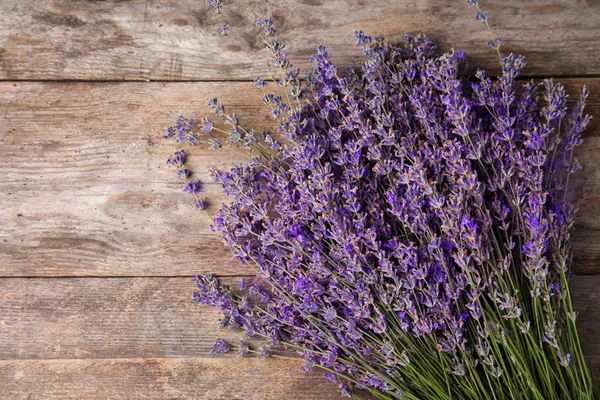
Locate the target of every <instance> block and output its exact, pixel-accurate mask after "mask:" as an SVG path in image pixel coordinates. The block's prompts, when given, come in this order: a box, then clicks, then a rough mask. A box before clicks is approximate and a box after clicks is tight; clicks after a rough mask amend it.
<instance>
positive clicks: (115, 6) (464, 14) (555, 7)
mask: <svg viewBox="0 0 600 400" xmlns="http://www.w3.org/2000/svg"><path fill="white" fill-rule="evenodd" d="M224 3H225V5H224V6H223V14H222V15H214V14H212V13H211V12H210V11H209V8H208V7H207V6H206V5H205V3H204V1H200V0H169V1H156V0H125V1H93V2H92V1H79V0H53V1H39V0H3V1H2V2H1V3H0V16H1V18H2V23H1V24H0V79H9V80H27V79H29V80H65V79H68V80H231V79H251V78H254V76H255V75H257V74H263V75H264V74H267V73H269V71H268V69H267V68H266V66H265V60H266V53H265V51H263V50H262V46H263V44H262V43H263V39H262V37H261V35H260V33H259V31H258V29H257V28H256V27H255V23H256V20H257V18H258V17H273V19H274V20H275V24H276V26H277V28H278V29H279V32H280V33H281V39H282V40H283V41H285V42H286V43H287V44H288V49H289V53H290V55H291V59H292V61H293V62H294V63H295V64H296V65H297V66H299V67H302V68H307V67H308V63H307V60H308V57H309V55H310V54H311V53H312V52H313V51H314V49H315V47H316V45H318V44H325V45H327V46H329V47H330V48H331V49H333V50H332V54H333V58H334V60H336V61H337V62H339V63H340V64H341V65H346V66H347V65H352V64H355V63H356V62H361V55H360V51H359V50H358V49H357V48H356V46H355V45H354V38H353V32H354V31H355V30H357V29H364V30H366V31H368V32H373V33H382V34H384V35H386V36H387V37H389V38H391V39H393V40H401V39H402V38H403V37H404V34H405V33H413V34H414V33H417V32H426V33H428V34H429V35H430V36H431V37H432V38H434V39H436V40H438V41H440V42H441V45H442V48H443V49H449V48H450V47H454V48H455V49H457V50H459V49H460V50H465V51H467V52H468V54H469V57H470V59H471V63H472V65H473V66H480V67H483V68H485V69H488V68H491V69H492V70H494V71H498V64H497V62H496V61H495V60H494V54H493V52H492V51H491V50H490V49H489V48H488V47H487V45H486V43H487V42H488V40H489V37H488V33H487V31H485V29H484V27H483V26H482V24H481V23H478V22H476V21H475V19H474V16H475V12H474V10H473V9H471V8H469V7H468V6H467V5H466V1H465V0H460V1H456V2H452V3H448V2H446V1H442V0H433V1H427V2H422V1H415V0H395V1H386V0H371V1H365V0H347V1H340V0H336V1H325V0H300V1H294V0H269V1H256V0H237V1H235V2H233V1H232V2H224ZM484 5H485V8H486V10H487V11H489V15H490V23H491V24H492V26H493V28H494V33H495V35H496V36H500V37H501V38H502V39H503V42H504V43H505V45H504V48H505V51H507V52H517V53H520V54H524V55H525V56H527V59H528V60H529V67H528V68H527V70H526V73H527V74H528V75H546V76H548V75H552V76H556V75H598V74H600V64H599V63H598V62H597V55H598V54H599V53H600V40H598V39H599V38H600V25H599V24H598V18H599V17H598V15H599V12H600V6H599V4H598V2H592V1H576V0H564V1H559V2H557V1H551V0H536V1H527V2H524V1H521V0H510V1H507V0H495V1H486V2H484ZM225 23H229V26H230V28H229V31H230V35H229V36H228V37H220V35H219V33H218V30H219V28H220V27H221V26H222V25H224V24H225Z"/></svg>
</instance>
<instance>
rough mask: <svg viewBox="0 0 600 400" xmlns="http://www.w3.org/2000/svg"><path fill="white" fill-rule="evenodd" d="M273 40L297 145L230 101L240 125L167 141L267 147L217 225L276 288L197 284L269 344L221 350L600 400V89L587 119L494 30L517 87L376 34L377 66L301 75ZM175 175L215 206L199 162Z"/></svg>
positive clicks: (426, 389) (285, 111) (345, 385)
mask: <svg viewBox="0 0 600 400" xmlns="http://www.w3.org/2000/svg"><path fill="white" fill-rule="evenodd" d="M469 4H470V5H472V6H475V7H476V8H477V19H478V20H481V21H482V22H483V23H485V25H486V26H487V27H488V29H489V26H488V19H487V15H486V14H485V13H484V12H482V11H481V10H480V9H479V5H478V4H477V1H474V0H471V1H469ZM258 27H259V28H261V29H262V30H263V31H264V34H265V36H266V48H267V49H268V50H269V52H270V64H271V65H272V66H273V67H274V70H275V71H276V78H275V79H274V80H275V82H276V84H277V86H278V87H279V88H280V89H279V90H280V94H279V95H278V94H277V93H268V92H267V91H266V86H267V82H266V81H265V80H263V79H260V78H256V79H255V84H256V86H257V87H258V88H260V89H262V90H264V91H265V93H264V97H263V103H265V105H267V106H268V107H269V108H270V115H271V117H273V118H274V119H275V120H276V121H277V128H276V131H277V134H275V133H271V132H266V131H263V132H260V133H256V132H254V131H253V130H249V129H245V128H243V127H242V125H241V124H240V121H239V120H238V118H237V117H236V116H235V114H233V113H228V112H227V111H226V110H225V108H224V106H223V105H222V104H221V103H220V102H219V101H218V100H217V99H210V100H209V105H210V106H211V107H212V108H213V109H214V112H215V114H216V115H218V116H221V117H222V118H223V120H224V122H225V123H226V124H227V128H226V129H220V128H217V127H216V126H215V124H214V123H213V122H212V121H211V120H209V119H204V120H202V121H201V122H200V123H196V122H194V121H193V120H190V119H187V118H184V117H179V119H178V120H177V124H176V125H175V126H174V127H171V128H168V129H167V130H166V134H165V137H167V138H170V137H176V139H177V142H185V141H188V142H190V143H191V144H192V145H197V144H199V143H208V144H209V145H210V147H212V148H214V149H218V148H221V147H222V146H223V144H225V145H227V146H228V147H230V148H235V149H240V151H242V152H243V154H251V157H250V159H249V161H248V162H247V163H245V164H244V165H240V166H236V167H234V168H232V169H231V170H230V171H213V178H214V180H215V181H216V182H220V183H221V184H222V187H223V190H224V191H225V193H226V194H227V195H228V196H230V197H231V201H230V202H229V203H228V204H225V205H223V206H222V207H221V209H220V211H219V212H218V213H217V214H216V215H214V216H211V218H212V219H213V224H212V228H213V229H214V230H215V231H216V232H218V234H219V236H220V238H221V239H222V241H223V242H224V243H225V244H227V245H228V246H230V247H231V249H232V252H233V254H234V255H235V256H236V257H237V258H238V259H239V260H240V261H241V262H242V263H244V264H245V265H247V266H248V268H251V269H252V271H254V272H255V273H256V275H257V277H258V279H257V281H254V282H252V283H251V284H247V283H246V282H245V281H241V282H240V283H239V288H238V289H237V290H231V289H230V288H228V287H226V286H223V285H220V284H219V282H218V281H217V279H216V278H215V277H213V276H211V275H207V276H204V277H201V278H195V282H196V285H197V289H198V290H197V291H196V292H195V293H194V294H193V299H194V301H196V302H199V303H202V304H209V305H213V306H215V307H217V308H218V309H219V310H221V311H222V312H223V314H224V318H223V320H222V326H223V327H230V328H232V329H242V330H244V331H245V333H246V337H247V338H248V339H251V338H256V339H260V340H259V342H258V343H259V344H261V345H260V346H258V347H257V346H255V345H252V344H250V343H249V342H248V341H247V340H242V341H241V342H240V343H238V344H236V345H233V344H229V343H226V342H224V341H222V340H217V341H215V344H214V348H213V352H214V353H224V352H227V351H230V350H231V351H237V352H238V353H239V355H240V356H242V357H244V356H247V355H252V354H255V355H256V356H258V357H269V356H272V357H284V358H285V357H289V353H286V354H287V355H286V354H284V355H282V353H281V352H280V351H278V349H282V348H284V349H289V350H293V351H295V352H296V353H297V354H298V355H299V357H300V358H302V359H303V360H304V364H303V366H302V370H304V371H307V370H310V369H312V368H320V369H322V370H323V371H324V374H325V376H326V377H327V378H328V379H330V380H331V381H333V382H335V383H336V384H338V385H339V387H340V389H341V391H342V393H343V394H344V395H347V396H350V397H354V398H361V396H363V395H366V396H368V397H369V398H376V399H393V398H400V397H402V398H408V399H423V398H431V399H478V400H480V399H540V400H548V399H592V398H594V393H595V391H594V390H595V389H594V384H593V381H592V378H591V375H590V372H589V370H588V368H587V367H586V364H585V360H584V357H583V354H582V351H581V346H580V343H579V339H578V334H577V330H576V324H575V321H576V314H575V313H574V311H573V308H572V305H571V298H570V294H569V284H568V278H569V275H570V262H571V251H570V236H569V232H570V230H571V229H572V226H573V219H574V208H573V206H572V205H571V203H569V201H568V198H567V195H568V192H569V177H570V176H571V174H572V173H573V172H575V171H577V170H578V169H579V164H578V163H577V161H576V160H575V159H573V150H574V148H575V147H576V146H577V145H579V144H580V143H581V133H582V131H583V130H584V128H585V127H586V125H587V124H588V122H589V119H590V117H589V116H587V115H586V114H585V112H584V108H585V103H586V97H587V96H588V92H587V90H586V89H585V87H584V88H583V89H582V90H581V91H580V92H579V97H578V99H577V101H576V102H575V103H574V104H573V106H572V107H571V108H570V110H569V109H568V108H567V104H566V99H567V95H566V93H565V90H564V88H563V86H562V85H560V84H558V83H555V82H554V81H553V80H551V79H547V80H544V81H543V82H542V83H541V84H535V83H534V82H525V83H524V84H521V83H520V82H517V81H516V78H517V77H518V76H519V74H520V72H521V70H522V69H523V68H524V67H525V61H524V58H523V57H521V56H515V55H513V54H508V55H506V54H503V53H502V52H501V51H500V46H501V43H500V40H499V39H495V38H493V36H492V40H491V41H490V43H489V45H490V47H492V48H493V49H494V50H495V51H496V53H497V55H498V58H499V62H500V64H501V67H502V74H501V75H500V76H498V77H497V79H495V80H492V79H490V78H489V77H487V76H486V74H485V72H484V71H481V70H478V71H477V73H476V74H475V77H474V78H472V79H471V80H470V78H471V77H469V75H468V74H467V73H466V72H465V71H464V64H465V63H464V60H465V55H464V53H462V52H451V53H445V54H439V53H438V51H437V49H436V46H435V44H434V43H433V42H432V41H431V40H430V39H429V38H427V37H426V36H424V35H418V36H416V37H411V36H407V37H406V39H405V42H404V43H400V44H396V43H389V42H387V41H385V40H384V38H383V37H379V36H378V37H370V36H367V35H366V34H365V33H364V32H362V31H359V32H356V34H355V36H356V41H357V43H358V45H359V46H360V47H361V48H362V50H363V52H364V55H365V57H366V60H365V63H364V65H363V66H362V67H357V68H347V69H344V70H343V71H341V70H338V68H337V66H336V65H335V64H334V63H332V62H331V60H330V58H329V55H328V52H327V50H326V48H325V47H323V46H319V47H318V48H317V51H316V54H315V55H314V56H312V58H311V61H312V62H313V63H314V69H313V70H312V71H311V72H309V73H308V74H306V76H305V77H304V78H303V79H300V71H299V70H297V69H293V68H292V65H291V64H290V62H289V60H288V57H287V54H286V52H285V50H284V44H283V43H281V42H279V41H278V40H277V38H276V32H275V29H274V27H273V23H272V21H271V20H268V19H264V20H260V21H259V22H258ZM490 32H491V31H490ZM277 137H278V138H280V140H277V139H276V138H277ZM243 149H248V150H250V151H251V153H248V152H247V151H246V150H243ZM168 162H169V163H170V164H173V165H175V166H176V167H177V174H178V176H179V177H180V178H181V179H182V180H183V181H184V191H186V192H188V193H191V194H192V195H193V196H194V197H195V203H194V204H195V206H196V208H198V209H200V210H205V209H206V204H207V203H206V200H205V199H201V198H199V197H198V195H199V192H200V184H199V182H198V181H196V180H191V179H190V171H189V169H188V168H187V167H186V165H185V152H184V150H181V151H178V152H177V153H175V155H173V156H172V157H171V158H170V159H169V161H168Z"/></svg>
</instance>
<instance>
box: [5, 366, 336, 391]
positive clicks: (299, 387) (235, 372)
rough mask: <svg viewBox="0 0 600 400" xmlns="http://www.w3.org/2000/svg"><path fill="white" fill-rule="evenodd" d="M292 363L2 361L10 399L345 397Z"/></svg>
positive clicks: (315, 375) (312, 373)
mask: <svg viewBox="0 0 600 400" xmlns="http://www.w3.org/2000/svg"><path fill="white" fill-rule="evenodd" d="M299 366H300V364H299V363H296V362H293V361H291V362H288V361H286V360H257V359H252V360H250V359H247V360H236V359H231V358H219V359H216V358H203V359H199V358H175V359H173V358H171V359H164V358H163V359H110V360H98V359H86V360H27V361H23V360H2V361H0V384H1V385H2V396H3V398H6V399H57V400H63V399H89V400H95V399H98V400H103V399H115V400H116V399H199V400H201V399H204V400H283V399H286V400H288V399H289V400H305V399H311V400H312V399H314V400H324V399H341V396H340V395H339V392H338V389H337V388H336V387H335V385H333V384H332V383H331V382H329V381H327V380H326V379H325V378H323V377H322V376H321V374H320V373H319V372H316V371H314V372H307V373H304V372H300V371H299Z"/></svg>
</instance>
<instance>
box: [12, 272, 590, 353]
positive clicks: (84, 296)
mask: <svg viewBox="0 0 600 400" xmlns="http://www.w3.org/2000/svg"><path fill="white" fill-rule="evenodd" d="M220 281H221V282H222V283H224V284H228V285H230V286H231V287H235V286H236V282H237V278H233V277H224V278H221V279H220ZM598 287H600V276H577V277H575V279H574V280H573V281H572V282H571V293H572V296H573V302H574V307H575V309H576V310H577V311H579V312H580V315H579V320H578V324H579V328H580V332H581V340H582V343H583V346H584V349H585V353H586V355H589V356H600V309H599V308H598V307H597V305H598V303H599V302H600V292H598V290H597V288H598ZM193 289H194V285H193V282H191V280H190V279H189V278H160V277H158V278H61V279H49V278H29V279H22V278H2V279H0V299H1V303H0V315H1V317H0V321H2V325H1V326H2V334H1V336H0V359H66V358H69V359H70V358H162V357H165V358H170V357H180V358H188V357H206V356H207V354H208V353H209V351H210V349H211V346H212V341H213V340H214V339H215V338H223V339H225V340H231V341H232V342H235V341H236V340H238V339H239V338H240V335H239V333H238V332H234V331H231V330H227V329H222V328H220V325H219V322H218V321H219V318H220V313H219V312H218V311H216V310H214V309H213V308H211V307H205V306H201V305H198V304H194V303H193V302H192V301H191V298H190V296H191V293H192V291H193Z"/></svg>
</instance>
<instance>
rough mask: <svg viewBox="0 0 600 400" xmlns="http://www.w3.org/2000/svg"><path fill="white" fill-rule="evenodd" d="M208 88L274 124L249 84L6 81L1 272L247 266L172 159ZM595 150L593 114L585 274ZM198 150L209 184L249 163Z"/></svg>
mask: <svg viewBox="0 0 600 400" xmlns="http://www.w3.org/2000/svg"><path fill="white" fill-rule="evenodd" d="M562 81H563V82H565V84H566V86H567V88H568V90H569V92H570V93H576V90H577V88H579V87H581V86H582V85H583V84H584V83H588V86H590V88H591V90H592V96H591V97H590V104H589V109H590V112H591V113H593V114H596V115H600V79H562ZM240 93H242V95H240ZM212 95H215V96H218V97H219V98H220V99H222V101H223V102H224V103H225V104H226V105H227V106H228V107H229V108H230V109H231V110H235V111H236V112H237V113H238V114H239V116H240V119H241V120H242V121H243V122H246V123H247V126H250V127H256V128H257V129H263V128H267V127H270V126H272V125H273V122H272V121H271V120H269V119H268V118H267V117H265V115H264V113H265V108H264V107H262V106H261V104H260V97H261V92H260V90H258V89H255V88H254V87H253V85H252V84H250V83H243V82H229V83H222V82H213V83H133V82H129V83H51V82H46V83H41V82H29V83H24V82H23V83H8V82H4V83H0V159H2V160H3V162H2V163H0V201H1V202H2V204H3V205H4V206H3V207H1V208H0V220H1V221H3V229H2V230H1V231H0V276H21V277H23V276H181V275H183V276H189V275H193V274H200V273H208V272H213V271H216V272H218V273H220V274H223V275H239V274H247V273H248V270H247V269H246V268H244V267H243V266H241V265H240V264H239V263H238V262H236V261H235V260H232V259H231V256H230V253H229V251H228V250H227V249H226V248H224V247H223V246H222V245H221V244H220V242H219V241H218V240H217V238H216V236H215V235H214V234H212V233H211V232H210V229H209V219H208V218H207V217H206V216H205V215H204V214H203V213H197V214H194V213H193V212H192V210H191V209H190V207H189V206H190V204H189V203H190V197H189V196H187V195H185V194H183V193H181V192H180V190H179V186H178V184H177V179H176V177H175V176H174V173H173V170H172V168H170V167H169V166H167V165H165V160H166V159H167V157H168V156H169V155H170V154H172V152H173V151H175V150H176V149H177V148H179V147H178V146H177V145H176V144H175V143H174V142H173V141H165V140H162V139H161V132H162V129H163V128H164V127H166V126H168V125H170V124H172V123H173V121H174V119H175V117H176V115H177V114H184V115H191V116H197V117H202V116H203V115H206V114H208V113H209V112H210V110H209V109H208V107H207V106H206V98H208V97H210V96H212ZM599 152H600V130H599V129H598V125H597V123H596V122H595V121H593V122H592V124H591V125H590V128H589V129H588V131H587V132H586V142H585V145H583V146H582V147H581V148H580V150H579V157H580V159H581V162H582V164H583V166H584V169H583V171H582V172H581V173H580V174H579V175H578V176H577V179H576V180H575V182H574V185H575V186H576V187H577V190H576V191H575V198H576V200H577V201H576V202H577V205H578V206H579V208H580V211H579V215H578V226H577V229H576V231H575V232H574V234H573V246H574V250H575V261H576V263H575V267H574V268H575V272H577V273H586V274H588V273H598V272H600V264H599V263H598V260H599V259H600V247H599V245H598V243H600V242H599V241H598V238H599V237H600V210H599V209H598V205H599V201H598V200H599V199H600V169H598V168H597V164H598V154H600V153H599ZM190 154H191V155H190V157H189V160H190V165H191V166H192V168H193V170H194V171H195V172H196V176H197V177H198V178H199V179H200V180H202V181H203V182H210V180H209V178H208V172H209V169H211V168H217V169H218V168H226V167H227V166H230V165H232V164H234V163H236V162H243V160H244V154H243V153H242V154H240V153H236V152H235V151H230V150H220V151H218V152H215V151H212V150H208V149H206V148H205V147H197V148H193V149H190ZM203 195H205V196H206V197H208V198H209V199H210V200H211V201H212V206H211V208H210V210H211V211H212V212H214V211H216V210H217V208H218V205H219V204H220V203H221V202H222V201H224V200H226V199H225V198H224V197H223V196H222V195H221V194H220V189H219V187H218V185H214V184H206V185H205V188H204V192H203ZM4 240H6V241H7V242H3V241H4Z"/></svg>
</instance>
